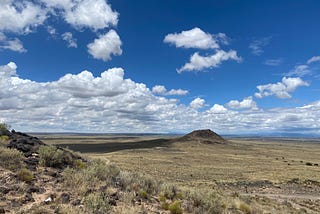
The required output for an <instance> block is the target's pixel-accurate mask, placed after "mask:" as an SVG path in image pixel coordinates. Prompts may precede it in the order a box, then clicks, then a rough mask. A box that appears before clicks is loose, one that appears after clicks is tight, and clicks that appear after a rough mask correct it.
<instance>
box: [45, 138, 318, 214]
mask: <svg viewBox="0 0 320 214" xmlns="http://www.w3.org/2000/svg"><path fill="white" fill-rule="evenodd" d="M172 139H173V138H172V137H166V136H147V137H143V136H129V138H128V136H89V137H84V136H81V137H79V136H77V137H74V136H68V138H65V137H62V138H58V137H51V138H50V136H49V137H46V138H44V137H42V140H43V141H44V142H45V143H49V144H58V145H59V146H63V147H69V148H70V149H73V150H76V151H80V152H82V153H87V155H89V156H92V157H102V158H106V159H109V160H110V161H112V162H115V163H116V164H118V165H119V166H120V167H121V168H123V169H125V170H129V171H139V172H143V173H145V174H148V175H151V176H154V177H155V178H160V179H163V180H165V181H168V182H171V183H175V184H178V185H180V186H184V187H186V188H203V189H215V190H218V191H221V192H224V193H225V194H228V195H233V194H237V195H240V196H242V197H248V198H250V200H256V201H257V202H259V204H264V203H265V204H268V203H281V204H285V205H286V206H291V207H295V208H299V209H300V210H301V213H320V166H319V165H320V156H319V154H320V141H318V140H306V139H304V140H302V139H282V138H281V139H249V138H248V139H244V138H238V139H236V138H235V139H229V142H228V143H226V144H212V145H206V144H201V143H198V142H188V143H184V142H175V141H174V140H172ZM276 213H278V212H276Z"/></svg>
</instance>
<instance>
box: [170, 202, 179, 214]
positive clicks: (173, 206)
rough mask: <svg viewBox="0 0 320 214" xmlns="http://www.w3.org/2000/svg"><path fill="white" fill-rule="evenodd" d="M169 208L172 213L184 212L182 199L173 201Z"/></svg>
mask: <svg viewBox="0 0 320 214" xmlns="http://www.w3.org/2000/svg"><path fill="white" fill-rule="evenodd" d="M168 210H169V211H170V213H171V214H182V213H183V210H182V208H181V202H180V201H174V202H172V203H171V204H170V205H169V207H168Z"/></svg>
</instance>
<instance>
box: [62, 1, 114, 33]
mask: <svg viewBox="0 0 320 214" xmlns="http://www.w3.org/2000/svg"><path fill="white" fill-rule="evenodd" d="M59 2H60V1H59ZM67 2H68V1H67ZM74 2H77V4H76V5H75V6H73V7H72V8H71V10H66V11H65V20H66V22H68V23H69V24H71V25H72V26H74V27H77V28H83V27H88V28H92V29H93V30H95V31H96V30H99V29H104V28H107V27H109V26H110V25H112V26H116V25H117V23H118V16H119V14H118V13H117V12H115V11H113V10H112V9H111V6H110V5H109V4H107V3H106V1H105V0H81V1H74ZM67 6H68V5H67ZM64 7H65V8H66V6H64Z"/></svg>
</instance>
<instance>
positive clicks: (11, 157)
mask: <svg viewBox="0 0 320 214" xmlns="http://www.w3.org/2000/svg"><path fill="white" fill-rule="evenodd" d="M23 159H24V156H23V154H22V153H21V152H19V151H18V150H15V149H9V148H5V147H0V166H2V167H4V168H6V169H9V170H12V171H17V170H19V169H20V168H21V167H22V166H23V162H22V161H23Z"/></svg>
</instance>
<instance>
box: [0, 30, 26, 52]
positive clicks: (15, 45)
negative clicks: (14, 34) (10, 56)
mask: <svg viewBox="0 0 320 214" xmlns="http://www.w3.org/2000/svg"><path fill="white" fill-rule="evenodd" d="M1 49H8V50H11V51H15V52H19V53H24V52H27V50H26V49H25V48H24V47H23V44H22V42H21V41H20V39H18V38H14V39H9V38H7V37H6V35H4V34H3V33H1V32H0V50H1Z"/></svg>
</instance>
